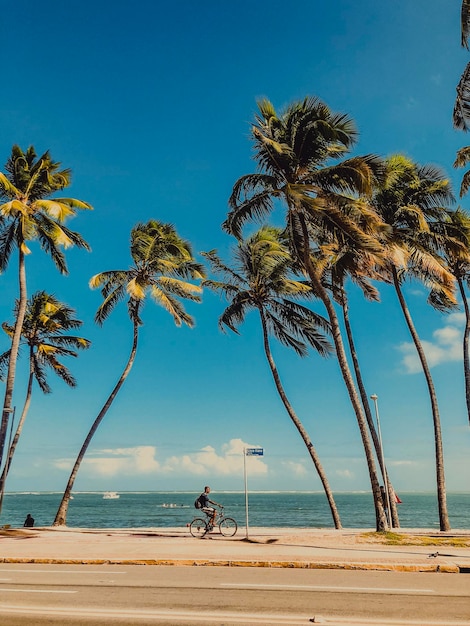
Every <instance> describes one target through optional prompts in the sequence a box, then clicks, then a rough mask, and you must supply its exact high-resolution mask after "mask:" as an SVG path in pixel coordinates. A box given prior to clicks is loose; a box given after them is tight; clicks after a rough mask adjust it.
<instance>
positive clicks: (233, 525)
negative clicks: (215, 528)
mask: <svg viewBox="0 0 470 626" xmlns="http://www.w3.org/2000/svg"><path fill="white" fill-rule="evenodd" d="M237 528H238V526H237V522H236V521H235V520H234V519H233V518H231V517H224V518H223V519H221V520H220V522H219V530H220V532H221V534H222V535H223V536H224V537H233V535H234V534H235V533H236V532H237Z"/></svg>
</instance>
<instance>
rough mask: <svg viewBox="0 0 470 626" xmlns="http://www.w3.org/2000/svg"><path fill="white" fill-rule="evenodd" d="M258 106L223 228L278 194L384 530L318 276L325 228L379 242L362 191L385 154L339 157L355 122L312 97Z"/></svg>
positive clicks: (369, 243)
mask: <svg viewBox="0 0 470 626" xmlns="http://www.w3.org/2000/svg"><path fill="white" fill-rule="evenodd" d="M258 108H259V115H257V116H256V120H255V124H254V125H253V127H252V138H253V141H254V146H255V156H254V158H255V160H256V161H257V163H258V166H259V170H260V171H259V172H258V173H255V174H248V175H246V176H242V177H241V178H240V179H239V180H238V181H237V182H236V183H235V185H234V188H233V192H232V195H231V197H230V199H229V206H230V211H229V214H228V216H227V219H226V221H225V222H224V228H225V230H227V231H228V232H230V233H232V234H233V235H235V236H236V237H238V238H240V237H241V229H242V226H243V225H244V224H245V223H246V222H247V221H248V220H250V219H253V218H256V219H264V218H265V216H266V215H267V214H268V213H270V212H272V211H273V210H274V208H275V207H276V206H277V204H278V202H277V201H279V202H280V203H281V204H282V206H284V208H285V209H286V211H287V212H286V217H285V223H286V233H287V237H288V239H289V246H290V249H291V253H292V255H293V257H294V259H295V260H296V261H297V262H298V264H299V266H300V267H301V268H302V270H303V271H304V272H305V273H306V275H307V276H308V277H309V280H310V282H311V285H312V287H313V289H314V292H315V294H316V295H317V296H318V297H319V298H320V299H321V300H322V302H323V304H324V306H325V308H326V310H327V314H328V319H329V321H330V324H331V330H332V336H333V341H334V344H335V349H336V356H337V358H338V363H339V366H340V369H341V373H342V376H343V380H344V382H345V384H346V387H347V390H348V394H349V397H350V400H351V403H352V406H353V408H354V412H355V414H356V419H357V423H358V426H359V430H360V434H361V438H362V442H363V446H364V451H365V455H366V460H367V465H368V470H369V477H370V481H371V487H372V494H373V498H374V506H375V512H376V527H377V530H385V529H386V527H387V521H386V517H385V513H384V507H383V503H382V498H381V494H380V485H379V481H378V478H377V471H376V466H375V460H374V455H373V451H372V446H371V443H370V439H369V435H368V430H367V423H366V420H365V418H364V414H363V410H362V406H361V403H360V400H359V396H358V393H357V390H356V386H355V384H354V380H353V377H352V375H351V371H350V369H349V364H348V360H347V357H346V352H345V349H344V344H343V340H342V335H341V328H340V324H339V320H338V317H337V314H336V310H335V307H334V304H333V302H332V300H331V298H330V296H329V293H328V290H327V289H326V287H325V286H324V285H323V283H322V275H323V273H324V270H325V268H326V267H327V266H328V263H329V261H330V257H331V250H330V248H329V246H324V247H322V246H321V244H320V243H318V242H319V241H321V240H324V239H325V236H331V237H332V238H333V239H334V237H335V236H336V235H338V234H339V233H340V234H341V236H342V237H344V238H346V240H348V241H349V242H351V243H354V245H357V246H361V247H362V248H363V249H364V250H369V251H375V252H380V250H381V245H380V242H378V240H377V237H376V236H373V235H372V234H368V233H367V232H365V231H364V230H363V229H362V228H361V226H360V224H359V217H360V218H361V220H363V221H364V220H366V221H367V222H368V224H369V227H370V228H371V229H372V227H373V226H375V228H374V230H375V231H378V230H379V229H380V228H381V225H382V223H381V221H380V220H379V218H378V217H377V215H376V213H375V212H374V211H373V210H372V209H371V208H370V207H369V205H368V203H367V202H365V201H364V200H363V199H361V198H359V195H367V194H371V192H372V188H373V185H374V184H375V182H376V180H377V177H380V176H381V174H382V162H381V160H380V159H378V158H377V157H375V156H373V155H367V156H362V157H351V158H349V159H344V160H341V161H339V160H338V159H340V158H342V157H343V156H345V155H346V154H347V153H348V151H349V150H350V149H351V147H352V146H353V145H354V143H355V140H356V137H357V131H356V128H355V126H354V123H353V121H352V120H351V119H350V118H349V117H348V116H346V115H343V114H336V113H333V112H332V111H331V110H330V109H329V107H327V105H326V104H324V103H323V102H321V101H320V100H318V99H317V98H305V99H304V100H303V101H300V102H295V103H293V104H292V105H290V106H288V107H287V108H286V109H285V111H284V112H283V113H281V114H280V115H278V114H277V113H276V111H275V109H274V107H273V105H272V104H271V103H270V102H269V101H268V100H261V101H259V102H258Z"/></svg>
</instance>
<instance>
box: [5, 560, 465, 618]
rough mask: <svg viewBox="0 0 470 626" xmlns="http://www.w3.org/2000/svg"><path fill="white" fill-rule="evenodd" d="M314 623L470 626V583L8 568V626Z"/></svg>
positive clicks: (220, 570) (415, 577)
mask: <svg viewBox="0 0 470 626" xmlns="http://www.w3.org/2000/svg"><path fill="white" fill-rule="evenodd" d="M311 620H315V621H311ZM311 623H323V624H325V625H333V624H341V625H344V624H356V625H358V624H361V625H362V626H366V625H367V626H369V625H373V624H376V625H382V624H391V623H393V624H394V626H398V625H400V624H413V626H417V625H418V624H420V625H423V626H435V625H439V626H456V625H459V626H462V625H464V624H465V625H467V626H470V576H469V575H466V574H460V575H459V574H438V573H400V572H377V571H341V570H304V569H298V570H297V569H273V568H248V567H243V568H236V567H232V568H228V567H169V566H161V567H157V566H112V565H108V566H91V565H86V566H81V565H76V566H64V565H42V564H41V565H39V564H38V565H34V564H11V565H9V564H1V565H0V625H1V626H23V625H26V624H28V626H31V625H32V624H34V626H42V625H45V624H48V625H52V624H54V625H56V624H57V625H59V624H60V625H64V626H65V625H67V626H82V625H85V624H86V625H87V626H90V625H97V624H100V625H103V626H104V625H106V626H109V625H120V626H122V625H124V624H125V625H130V624H132V625H136V624H138V625H140V626H150V625H156V624H168V625H171V626H178V625H179V626H183V625H184V626H189V625H192V624H195V625H197V624H218V625H220V626H222V625H223V626H232V625H233V626H235V625H240V624H251V625H255V624H265V625H269V626H271V625H273V626H274V625H275V624H284V625H287V624H288V625H290V626H295V625H297V624H305V625H307V624H311Z"/></svg>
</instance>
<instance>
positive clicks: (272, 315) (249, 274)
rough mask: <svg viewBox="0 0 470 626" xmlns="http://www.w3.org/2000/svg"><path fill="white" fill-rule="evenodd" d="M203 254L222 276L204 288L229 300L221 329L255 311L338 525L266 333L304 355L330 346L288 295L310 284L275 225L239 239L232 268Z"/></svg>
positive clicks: (311, 316) (317, 321)
mask: <svg viewBox="0 0 470 626" xmlns="http://www.w3.org/2000/svg"><path fill="white" fill-rule="evenodd" d="M204 256H205V257H206V258H207V259H208V260H209V262H210V264H211V266H212V269H213V270H214V271H215V272H217V273H218V274H221V275H222V276H223V277H224V278H225V280H224V282H220V281H214V280H205V281H204V283H203V285H204V286H205V287H209V288H210V289H213V290H214V291H217V292H220V293H222V294H223V295H225V296H226V298H227V299H228V300H229V302H230V304H229V306H228V307H227V308H226V309H225V311H224V312H223V314H222V315H221V317H220V320H219V327H220V328H221V330H225V327H227V328H230V330H232V331H233V332H235V333H237V334H238V329H237V327H238V326H239V325H240V324H241V323H242V322H243V321H244V319H245V317H246V315H247V313H248V312H249V311H250V310H255V311H257V312H258V314H259V317H260V321H261V327H262V331H263V344H264V351H265V354H266V358H267V360H268V364H269V367H270V369H271V373H272V375H273V379H274V383H275V385H276V389H277V392H278V394H279V396H280V398H281V400H282V403H283V404H284V407H285V409H286V411H287V413H288V415H289V417H290V419H291V420H292V422H293V424H294V426H295V427H296V428H297V431H298V432H299V434H300V436H301V437H302V440H303V442H304V443H305V445H306V447H307V450H308V452H309V454H310V457H311V459H312V461H313V463H314V466H315V468H316V470H317V473H318V476H319V477H320V480H321V482H322V485H323V489H324V491H325V494H326V497H327V500H328V504H329V506H330V510H331V514H332V517H333V522H334V525H335V528H337V529H339V528H341V520H340V517H339V514H338V510H337V508H336V503H335V500H334V497H333V493H332V491H331V488H330V485H329V482H328V479H327V477H326V474H325V471H324V469H323V466H322V464H321V461H320V458H319V456H318V454H317V452H316V450H315V447H314V445H313V443H312V441H311V439H310V437H309V435H308V433H307V431H306V429H305V428H304V426H303V424H302V422H301V420H300V419H299V418H298V416H297V414H296V412H295V411H294V408H293V406H292V405H291V403H290V401H289V399H288V398H287V395H286V393H285V390H284V387H283V385H282V382H281V378H280V375H279V372H278V369H277V366H276V364H275V361H274V358H273V355H272V352H271V347H270V342H269V335H270V334H273V335H274V336H275V337H276V338H277V339H278V340H279V341H280V342H281V343H282V344H284V345H286V346H288V347H291V348H293V349H294V350H295V351H296V352H297V354H298V355H299V356H306V355H307V343H308V344H309V345H310V346H312V347H313V348H314V349H316V350H317V352H319V354H321V355H322V356H327V355H328V354H329V352H330V351H331V345H330V344H329V342H328V341H327V340H326V338H325V336H324V333H325V332H329V324H328V322H327V321H326V320H325V319H324V318H322V317H321V316H319V315H317V314H316V313H314V312H313V311H311V310H310V309H308V308H306V307H304V306H302V305H300V304H299V303H298V302H295V301H294V300H292V298H296V299H297V298H299V297H300V298H308V297H312V295H313V294H312V290H311V289H310V287H309V285H306V284H305V282H301V281H298V280H295V279H294V278H293V277H292V260H291V257H290V254H289V251H288V248H287V247H286V246H285V245H284V244H283V243H282V241H281V231H280V230H279V229H276V228H273V227H263V228H261V229H260V230H259V231H258V232H256V233H255V234H253V235H252V236H251V237H249V238H248V239H247V240H246V241H241V242H239V245H238V247H237V248H236V250H235V251H234V263H233V268H231V267H229V266H227V265H226V264H224V263H223V262H222V261H221V260H220V258H219V257H218V255H217V254H216V252H215V251H211V252H207V253H205V254H204Z"/></svg>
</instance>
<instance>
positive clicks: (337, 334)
mask: <svg viewBox="0 0 470 626" xmlns="http://www.w3.org/2000/svg"><path fill="white" fill-rule="evenodd" d="M299 217H300V221H301V225H302V231H303V232H302V234H303V241H302V249H300V250H298V251H297V254H296V256H297V258H298V259H299V260H301V261H303V265H304V267H305V270H306V271H307V274H308V276H309V278H310V282H311V284H312V287H313V289H314V292H315V293H316V295H317V296H318V297H319V298H320V299H321V301H322V302H323V304H324V305H325V308H326V311H327V314H328V319H329V321H330V325H331V332H332V336H333V342H334V344H335V348H336V358H337V359H338V364H339V367H340V370H341V374H342V377H343V380H344V383H345V385H346V389H347V390H348V394H349V398H350V400H351V404H352V407H353V410H354V413H355V415H356V420H357V424H358V426H359V432H360V434H361V438H362V445H363V447H364V453H365V457H366V462H367V467H368V470H369V478H370V483H371V489H372V497H373V499H374V508H375V525H376V530H377V532H383V531H385V530H387V529H388V522H387V518H386V516H385V510H384V504H383V501H382V494H381V493H380V484H379V480H378V477H377V469H376V466H375V461H374V454H373V451H372V446H371V443H370V439H369V433H368V430H367V422H366V420H365V417H364V413H363V411H362V406H361V403H360V400H359V396H358V394H357V390H356V386H355V384H354V380H353V377H352V375H351V370H350V369H349V364H348V359H347V357H346V351H345V349H344V344H343V338H342V335H341V328H340V325H339V321H338V316H337V315H336V310H335V307H334V305H333V303H332V301H331V298H330V297H329V295H328V292H327V290H326V289H325V287H324V286H323V284H322V282H321V280H320V278H319V276H317V273H316V272H315V269H314V268H313V266H312V261H311V258H310V246H309V241H310V240H309V236H308V228H307V225H306V223H305V220H304V219H303V218H302V216H301V215H300V216H299Z"/></svg>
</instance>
